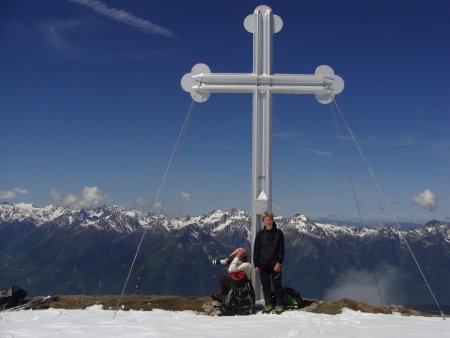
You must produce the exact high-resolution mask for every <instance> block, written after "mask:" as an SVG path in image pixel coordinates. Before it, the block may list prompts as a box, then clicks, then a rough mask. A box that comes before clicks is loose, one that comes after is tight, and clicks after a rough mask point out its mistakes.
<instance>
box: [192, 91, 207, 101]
mask: <svg viewBox="0 0 450 338" xmlns="http://www.w3.org/2000/svg"><path fill="white" fill-rule="evenodd" d="M209 95H210V94H209V93H201V92H196V91H193V92H191V97H192V99H193V100H194V101H195V102H199V103H202V102H205V101H206V100H208V99H209Z"/></svg>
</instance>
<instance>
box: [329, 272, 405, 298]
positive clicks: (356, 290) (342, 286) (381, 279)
mask: <svg viewBox="0 0 450 338" xmlns="http://www.w3.org/2000/svg"><path fill="white" fill-rule="evenodd" d="M375 276H376V279H375ZM403 279H404V274H403V273H402V271H400V270H398V269H397V268H394V267H392V266H383V267H380V268H378V269H377V271H375V272H374V271H355V270H348V271H345V272H344V273H342V274H341V275H339V276H338V278H337V279H336V281H335V282H334V284H333V285H332V286H331V287H330V288H329V289H327V290H325V294H324V299H325V300H329V301H336V300H339V299H342V298H352V299H355V300H359V301H362V302H366V303H369V304H380V303H381V300H380V293H381V298H382V300H383V303H384V304H402V299H401V298H402V295H401V294H400V293H399V292H398V290H399V288H400V285H402V280H403ZM377 282H378V284H377Z"/></svg>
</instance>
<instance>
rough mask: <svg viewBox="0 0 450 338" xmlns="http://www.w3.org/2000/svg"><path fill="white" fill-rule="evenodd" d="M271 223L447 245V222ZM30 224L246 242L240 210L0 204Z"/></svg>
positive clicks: (246, 219)
mask: <svg viewBox="0 0 450 338" xmlns="http://www.w3.org/2000/svg"><path fill="white" fill-rule="evenodd" d="M275 221H276V223H277V225H278V227H280V228H281V229H282V230H286V231H293V230H296V231H298V232H299V233H306V234H308V235H310V236H314V237H317V238H324V237H334V238H338V237H342V236H358V237H367V236H374V235H376V234H379V233H386V232H392V231H395V232H396V233H397V234H401V235H402V236H407V237H411V236H413V237H423V236H427V235H429V234H430V233H440V234H441V235H442V238H443V239H444V240H445V241H446V242H447V243H450V227H449V224H448V223H439V222H430V223H429V224H426V225H424V226H422V227H416V228H414V229H410V230H399V229H393V228H377V227H351V226H343V225H335V224H331V223H320V222H315V221H313V220H311V219H309V218H307V217H306V216H304V215H300V214H298V215H295V216H294V217H283V216H278V217H276V218H275ZM13 222H18V223H23V222H26V223H31V224H34V225H35V226H36V227H39V226H42V225H44V224H49V223H52V224H56V225H58V226H60V227H73V226H80V227H84V228H93V229H97V230H105V231H116V232H118V233H128V234H129V233H133V232H135V231H137V230H139V229H141V228H151V227H152V226H155V225H156V224H157V225H159V226H163V227H164V228H165V229H166V230H167V231H173V230H179V229H182V228H184V227H186V226H189V225H193V224H196V225H198V226H199V227H201V228H202V229H203V230H204V231H205V232H207V233H208V234H210V235H213V236H214V235H216V234H218V233H220V232H221V231H224V230H226V229H228V231H229V230H230V229H229V228H230V227H231V228H234V227H236V226H243V227H244V228H245V230H246V236H245V238H246V239H248V240H249V239H250V224H251V220H250V216H249V215H248V214H247V213H246V212H245V211H243V210H237V209H230V210H228V211H225V212H223V211H221V210H213V211H212V212H210V213H209V214H207V215H201V216H185V217H180V218H168V217H165V216H163V215H156V214H153V213H143V212H141V211H139V210H137V209H132V210H130V209H126V208H124V207H121V206H103V207H96V208H89V209H79V210H72V209H69V208H63V207H58V206H55V205H48V206H46V207H42V208H40V207H36V206H33V205H32V204H25V203H17V204H7V203H3V204H0V224H2V223H4V224H6V223H13Z"/></svg>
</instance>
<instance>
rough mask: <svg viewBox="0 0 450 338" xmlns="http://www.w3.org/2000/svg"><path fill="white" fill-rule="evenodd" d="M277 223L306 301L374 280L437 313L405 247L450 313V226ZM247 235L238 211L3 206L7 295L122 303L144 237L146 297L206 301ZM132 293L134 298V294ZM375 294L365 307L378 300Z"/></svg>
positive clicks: (139, 265)
mask: <svg viewBox="0 0 450 338" xmlns="http://www.w3.org/2000/svg"><path fill="white" fill-rule="evenodd" d="M275 220H276V222H277V224H278V226H279V227H280V229H282V230H283V232H284V234H285V241H286V259H285V264H283V267H284V277H283V281H284V282H285V283H286V285H288V286H291V287H294V288H295V289H298V290H299V291H300V292H301V293H302V295H305V296H307V297H312V298H322V297H325V296H327V295H330V294H332V295H334V293H333V292H331V291H330V290H333V289H336V288H337V289H339V288H340V289H343V287H342V285H341V284H342V283H343V282H342V279H343V278H344V279H345V278H347V280H345V281H346V282H348V283H349V284H350V285H352V287H351V288H350V289H345V288H344V289H345V290H350V291H351V292H355V289H357V287H355V286H354V285H359V284H361V281H360V280H365V279H367V276H369V277H370V276H372V275H373V274H374V273H377V276H378V279H379V282H380V285H381V287H382V288H384V291H385V293H386V294H385V298H386V299H392V300H394V301H396V302H397V303H399V302H398V300H399V299H400V298H401V300H402V302H400V303H403V304H407V303H417V302H418V301H420V302H424V303H430V301H429V295H427V290H426V288H424V286H423V281H422V280H421V278H420V275H419V274H418V271H417V267H416V266H415V264H414V261H413V259H412V258H411V257H410V254H409V252H408V248H407V245H406V244H405V241H404V239H406V240H408V243H409V245H410V246H411V248H412V250H414V252H415V254H416V256H417V258H418V260H419V262H420V263H421V265H422V268H423V270H424V273H425V274H426V276H430V283H431V284H432V285H434V286H435V287H436V288H437V289H438V291H437V294H438V295H439V296H440V297H443V298H444V299H445V300H446V302H448V303H450V295H448V292H446V291H445V290H446V285H448V284H449V283H450V271H449V270H450V250H449V243H450V224H449V223H445V222H429V223H427V224H424V225H422V226H420V227H416V228H412V229H407V230H400V229H395V228H389V227H384V228H377V227H348V226H342V225H335V224H328V223H319V222H315V221H313V220H311V219H309V218H307V217H306V216H304V215H301V214H297V215H294V216H293V217H285V216H277V217H276V218H275ZM250 227H251V219H250V216H249V215H248V214H246V213H245V212H244V211H242V210H238V209H230V210H228V211H225V212H224V211H221V210H213V211H211V212H210V213H208V214H206V215H200V216H185V217H179V218H168V217H165V216H162V215H156V214H152V213H147V214H144V213H142V212H141V211H139V210H134V209H133V210H129V209H126V208H123V207H120V206H103V207H97V208H89V209H80V210H70V209H66V208H61V207H57V206H47V207H45V208H37V207H34V206H31V205H28V204H15V205H9V204H2V205H0V266H1V267H2V269H0V286H1V285H4V286H5V287H7V286H8V285H10V284H19V285H23V286H24V287H25V288H26V289H27V290H29V291H30V292H31V293H41V294H44V293H55V292H56V293H61V294H67V293H72V294H80V293H82V294H117V293H118V292H120V290H121V289H122V287H123V282H124V276H126V275H127V274H128V270H129V268H130V264H131V261H132V260H133V257H134V255H135V252H136V249H137V247H138V245H139V242H140V239H141V237H142V234H143V231H146V234H147V235H146V236H145V239H144V241H143V242H142V247H141V249H140V253H139V255H138V256H137V258H136V267H135V269H134V271H132V275H131V280H133V281H135V280H137V277H138V275H139V274H140V273H141V271H142V270H145V272H144V273H143V277H142V280H141V284H142V285H141V287H140V292H144V293H148V294H178V295H206V294H210V293H212V292H213V291H214V290H215V289H216V288H217V286H218V279H219V278H220V275H221V274H223V273H224V271H223V269H222V268H221V267H217V266H213V265H212V264H211V263H210V259H211V258H219V257H226V256H228V255H229V254H230V253H231V252H232V250H233V249H234V248H235V247H237V246H242V247H246V248H247V249H250ZM352 276H353V277H355V276H356V277H357V278H359V280H358V281H357V282H356V284H355V282H354V281H352V280H348V279H349V278H350V277H352ZM393 276H395V278H394V277H393ZM372 278H373V277H372ZM339 283H340V284H339ZM132 284H133V283H132ZM132 284H130V285H129V286H128V289H127V290H128V291H127V292H133V290H132V288H133V287H134V286H135V285H132ZM369 284H370V285H368V286H367V287H366V288H365V289H363V290H362V291H361V296H360V297H368V294H369V293H371V292H369V291H370V290H372V291H373V290H374V286H375V285H374V284H373V281H370V283H369ZM350 291H345V292H350ZM330 292H331V293H330ZM344 296H345V294H344ZM347 296H352V295H351V294H350V295H347ZM329 297H331V296H329ZM371 297H372V296H371ZM341 298H342V297H341ZM357 299H358V298H357ZM359 299H360V300H362V301H366V302H367V301H369V302H370V301H372V302H374V301H376V299H374V298H373V297H372V298H371V299H366V298H363V299H361V298H359Z"/></svg>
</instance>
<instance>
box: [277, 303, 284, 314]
mask: <svg viewBox="0 0 450 338" xmlns="http://www.w3.org/2000/svg"><path fill="white" fill-rule="evenodd" d="M283 311H284V309H283V307H282V306H281V305H277V306H275V313H276V314H277V315H281V314H282V313H283Z"/></svg>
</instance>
